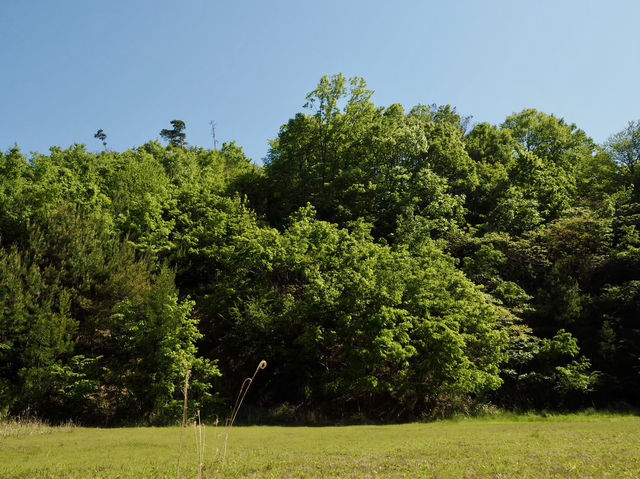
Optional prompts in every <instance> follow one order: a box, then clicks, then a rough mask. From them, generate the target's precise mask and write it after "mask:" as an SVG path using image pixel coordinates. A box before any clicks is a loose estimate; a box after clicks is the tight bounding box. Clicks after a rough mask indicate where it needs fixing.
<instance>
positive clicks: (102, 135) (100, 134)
mask: <svg viewBox="0 0 640 479" xmlns="http://www.w3.org/2000/svg"><path fill="white" fill-rule="evenodd" d="M93 137H94V138H97V139H98V140H100V141H101V142H102V146H104V149H105V150H106V149H107V134H106V133H105V132H104V130H103V129H100V130H98V131H97V132H96V134H95V135H93Z"/></svg>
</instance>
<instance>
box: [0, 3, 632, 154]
mask: <svg viewBox="0 0 640 479" xmlns="http://www.w3.org/2000/svg"><path fill="white" fill-rule="evenodd" d="M639 19H640V2H638V1H635V0H628V1H621V0H620V1H615V0H609V1H605V0H598V1H596V0H555V1H550V0H538V1H534V0H530V1H526V2H525V1H518V0H500V1H498V0H476V1H474V0H455V1H446V2H445V1H417V0H413V1H403V0H396V1H391V0H386V1H378V0H367V1H355V0H353V1H349V0H342V1H334V0H323V1H322V2H318V1H315V2H310V1H304V0H246V1H242V0H236V1H226V2H223V1H214V0H209V1H205V0H182V1H165V0H126V1H125V0H109V1H101V2H98V1H94V0H56V1H55V2H54V1H51V0H46V1H45V0H1V1H0V40H2V48H0V105H1V106H0V150H6V149H8V148H9V147H11V146H13V144H14V143H17V144H18V145H19V146H20V147H21V148H22V150H23V151H25V152H30V151H40V152H47V151H48V149H49V147H50V146H52V145H59V146H63V147H67V146H69V145H71V144H73V143H75V142H78V143H85V144H87V145H88V147H89V149H90V150H96V151H97V150H99V149H100V147H101V145H100V144H99V142H98V141H97V140H95V139H94V138H93V134H94V133H95V132H96V130H97V129H98V128H102V129H104V131H105V132H106V133H107V135H108V143H109V146H110V148H112V149H115V150H123V149H126V148H130V147H133V146H138V145H141V144H143V143H145V142H146V141H148V140H153V139H157V138H158V137H159V131H160V130H161V129H162V128H167V127H169V122H170V121H171V120H173V119H180V120H183V121H184V122H185V123H186V125H187V141H188V142H189V143H191V144H194V145H199V146H204V147H206V148H211V147H212V146H213V143H212V139H211V136H210V126H209V121H211V120H215V122H216V124H217V136H218V139H219V140H220V141H231V140H236V141H237V143H238V144H239V145H241V146H243V147H244V149H245V152H246V153H247V154H248V155H249V156H250V157H251V158H253V159H254V160H255V161H257V162H260V160H261V158H262V157H264V155H265V154H266V152H267V149H268V140H269V139H271V138H274V137H275V136H277V134H278V129H279V127H280V125H282V124H283V123H286V121H287V120H288V119H289V118H291V117H292V116H294V115H295V113H296V112H298V111H301V110H302V105H303V104H304V102H305V101H304V99H305V95H306V94H307V93H308V92H309V91H311V90H313V89H314V87H315V85H316V84H317V82H318V80H319V79H320V77H321V76H322V75H325V74H334V73H338V72H343V73H344V74H345V75H347V76H354V75H357V76H361V77H364V78H365V79H366V80H367V82H368V85H369V87H370V88H371V89H373V90H375V91H376V94H375V96H374V101H375V103H376V104H378V105H390V104H392V103H402V104H403V105H405V106H406V107H411V106H413V105H415V104H418V103H423V104H431V103H437V104H452V105H454V106H455V107H456V108H457V110H458V111H459V112H460V113H462V114H464V115H473V120H474V121H476V122H481V121H488V122H490V123H500V122H502V121H503V120H504V118H505V117H506V116H508V115H510V114H511V113H513V112H517V111H520V110H522V109H523V108H529V107H533V108H537V109H539V110H542V111H545V112H548V113H553V114H555V115H557V116H560V117H563V118H565V120H566V121H568V122H570V123H576V124H577V125H578V126H579V127H581V128H582V129H584V130H585V131H586V132H587V134H589V135H590V136H592V137H593V138H594V139H595V140H596V141H598V142H602V141H604V140H606V138H607V137H608V136H609V135H610V134H612V133H614V132H616V131H619V130H621V129H622V128H624V126H625V125H626V124H627V122H628V121H630V120H637V119H639V118H640V91H639V88H638V85H639V84H640V83H639V82H640V36H639V35H638V33H637V32H638V20H639Z"/></svg>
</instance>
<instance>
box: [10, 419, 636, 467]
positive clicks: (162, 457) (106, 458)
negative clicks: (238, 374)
mask: <svg viewBox="0 0 640 479" xmlns="http://www.w3.org/2000/svg"><path fill="white" fill-rule="evenodd" d="M205 430H206V443H205V471H204V473H203V477H221V478H235V477H264V478H281V477H284V478H288V477H292V478H293V477H318V478H325V477H392V478H398V477H420V478H423V477H424V478H518V479H526V478H576V479H578V478H580V479H584V478H605V477H610V478H615V479H618V478H640V418H638V417H633V416H606V415H578V416H554V417H547V418H542V417H538V416H503V417H495V418H486V419H484V418H483V419H462V420H457V421H455V420H452V421H440V422H434V423H425V424H418V423H414V424H404V425H393V426H348V427H318V428H306V427H238V428H234V429H233V430H232V431H231V434H230V436H229V440H228V452H227V455H226V461H225V464H224V466H223V467H222V469H220V470H218V471H217V474H216V467H217V465H218V464H219V461H216V460H215V456H216V449H220V448H221V447H222V445H223V438H224V434H223V430H222V429H220V428H218V429H216V428H214V427H207V428H206V429H205ZM195 433H196V430H195V428H193V427H191V428H188V429H186V430H185V436H184V453H183V457H182V463H183V467H182V472H183V474H182V477H185V478H186V477H189V478H191V477H193V478H195V477H197V466H196V464H197V459H196V457H197V456H196V441H195ZM179 434H180V430H179V429H178V428H122V429H88V428H74V427H63V428H44V427H25V428H16V427H15V426H13V427H8V426H1V425H0V478H12V479H18V478H51V479H58V478H60V479H62V478H64V479H67V478H92V479H100V478H121V479H125V478H145V479H146V478H176V477H177V475H176V465H177V460H178V445H179V437H180V436H179Z"/></svg>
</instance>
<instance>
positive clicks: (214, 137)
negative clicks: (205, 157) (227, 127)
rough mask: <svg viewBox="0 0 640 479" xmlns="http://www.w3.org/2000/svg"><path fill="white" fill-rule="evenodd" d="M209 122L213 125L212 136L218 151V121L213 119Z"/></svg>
mask: <svg viewBox="0 0 640 479" xmlns="http://www.w3.org/2000/svg"><path fill="white" fill-rule="evenodd" d="M209 124H210V125H211V136H212V137H213V149H214V150H216V151H218V140H216V122H215V121H213V120H211V121H210V122H209Z"/></svg>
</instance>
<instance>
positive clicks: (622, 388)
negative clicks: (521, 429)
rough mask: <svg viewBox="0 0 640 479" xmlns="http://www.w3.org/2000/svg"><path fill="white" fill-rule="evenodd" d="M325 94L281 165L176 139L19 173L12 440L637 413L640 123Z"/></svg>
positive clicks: (1, 186) (4, 236) (0, 183)
mask: <svg viewBox="0 0 640 479" xmlns="http://www.w3.org/2000/svg"><path fill="white" fill-rule="evenodd" d="M372 95H373V92H372V91H371V90H369V89H368V87H367V85H366V83H365V81H364V80H363V79H361V78H352V79H347V78H345V77H344V76H343V75H334V76H331V77H323V78H322V79H321V80H320V82H319V84H318V86H317V87H316V89H314V90H313V91H312V92H311V93H309V95H308V96H307V103H306V105H305V110H304V111H303V112H300V113H297V114H296V115H295V116H294V117H293V118H292V119H290V120H289V121H288V122H287V123H286V124H284V125H283V126H282V127H281V128H280V131H279V133H278V135H277V137H276V138H275V139H274V140H272V141H271V144H270V149H269V153H268V156H267V158H266V159H265V162H264V165H263V166H261V167H259V166H257V165H255V164H253V163H252V162H251V161H250V160H249V159H248V158H247V157H246V156H245V155H244V153H243V151H242V149H241V148H240V147H238V146H237V145H236V144H235V143H227V144H224V145H223V147H222V148H221V149H220V150H219V151H217V150H206V149H203V148H199V147H195V146H189V145H188V144H187V143H186V132H185V130H186V125H185V124H184V122H182V121H180V120H174V121H172V122H171V124H172V127H173V128H172V129H166V130H163V131H162V132H161V136H162V137H163V138H164V139H165V140H167V143H168V144H167V145H166V146H164V145H162V144H160V143H158V142H155V141H152V142H149V143H146V144H144V145H142V146H141V147H139V148H135V149H130V150H127V151H124V152H116V151H111V150H109V149H108V148H107V142H106V139H107V136H106V133H105V132H104V131H103V130H98V132H97V133H96V135H95V138H97V139H98V140H99V141H100V142H102V144H103V146H104V151H102V152H100V153H93V152H90V151H88V150H87V148H86V147H85V146H84V145H74V146H72V147H70V148H68V149H61V148H58V147H52V148H51V149H50V152H49V154H40V153H37V154H32V155H30V156H25V155H24V154H23V153H21V152H20V150H19V149H18V148H17V147H15V148H12V149H10V150H8V151H7V152H5V153H1V154H0V414H10V415H21V414H33V415H37V416H40V417H43V418H46V419H49V420H54V421H58V420H60V421H62V420H67V419H73V420H76V421H79V422H84V423H95V424H121V423H131V422H146V423H168V422H171V421H173V420H175V418H176V417H178V416H179V415H180V412H181V399H182V385H183V383H184V379H185V375H186V374H187V371H190V376H191V390H190V401H191V402H192V405H193V407H195V408H199V409H201V411H202V412H203V414H211V415H213V414H220V413H221V412H224V411H225V410H226V408H228V407H229V406H230V405H232V404H233V400H234V397H235V393H236V392H237V389H238V387H239V385H240V384H241V383H242V379H243V378H244V377H246V376H248V375H250V373H251V372H252V371H253V369H254V368H255V364H257V362H258V361H260V360H261V359H267V361H268V362H269V368H268V370H267V372H266V373H267V374H264V376H262V377H261V378H260V381H258V382H257V383H256V384H255V385H254V388H255V389H253V390H252V394H251V397H248V398H247V400H248V401H249V402H250V403H251V404H252V405H253V407H255V408H259V409H260V410H263V411H268V413H269V414H270V415H271V417H275V418H278V419H280V420H299V419H300V418H310V417H324V418H327V419H328V420H342V419H345V418H354V417H364V418H367V419H371V420H381V421H391V420H400V419H410V418H427V417H436V416H443V415H447V414H450V413H453V412H461V411H462V412H474V411H477V410H482V409H483V408H485V407H487V406H488V405H494V406H497V407H502V408H508V409H515V410H527V409H549V408H550V409H575V408H581V407H614V408H615V407H617V408H622V407H624V408H635V407H638V406H640V328H639V327H638V323H637V320H638V313H639V312H640V273H639V272H640V232H639V227H640V196H639V195H640V191H639V190H638V189H637V188H636V187H635V185H636V184H638V180H639V178H638V176H639V175H640V122H630V123H629V124H628V127H627V128H626V129H625V130H623V131H621V132H619V133H616V134H614V135H612V136H611V138H610V139H609V140H608V141H607V142H606V143H605V144H602V145H598V144H596V143H595V142H594V141H593V140H592V139H591V138H589V137H588V136H587V135H586V134H585V133H584V132H583V131H582V130H580V129H579V128H578V127H577V126H576V125H574V124H568V123H566V122H565V121H564V120H563V119H560V118H557V117H555V116H553V115H549V114H545V113H542V112H538V111H536V110H533V109H530V110H524V111H522V112H520V113H516V114H513V115H512V116H509V117H508V118H506V119H505V121H504V122H503V123H502V124H500V125H490V124H487V123H479V124H472V123H471V120H470V118H465V117H462V116H461V115H459V114H458V113H457V112H456V110H455V108H453V107H451V106H437V105H429V106H425V105H418V106H416V107H414V108H412V109H411V110H409V111H405V109H404V108H403V107H402V106H400V105H397V104H395V105H391V106H388V107H380V106H376V105H375V104H374V103H373V101H372Z"/></svg>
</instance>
